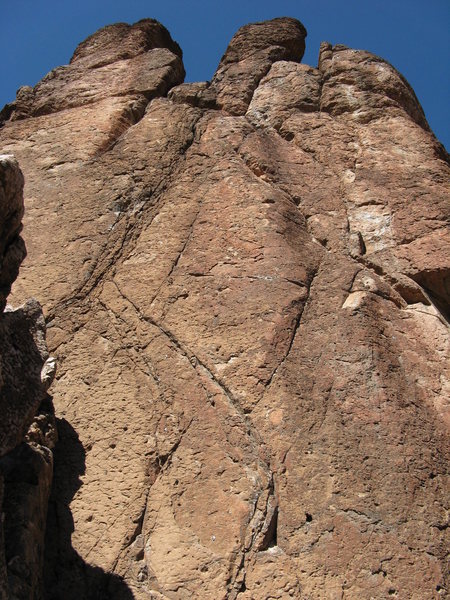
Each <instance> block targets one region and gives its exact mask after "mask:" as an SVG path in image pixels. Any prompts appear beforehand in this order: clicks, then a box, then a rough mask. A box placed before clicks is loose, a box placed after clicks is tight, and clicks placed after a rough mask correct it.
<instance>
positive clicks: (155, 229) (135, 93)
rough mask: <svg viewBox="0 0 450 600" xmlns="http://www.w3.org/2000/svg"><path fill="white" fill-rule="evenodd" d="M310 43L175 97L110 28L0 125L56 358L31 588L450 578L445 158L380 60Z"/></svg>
mask: <svg viewBox="0 0 450 600" xmlns="http://www.w3.org/2000/svg"><path fill="white" fill-rule="evenodd" d="M305 36H306V31H305V30H304V28H303V26H302V25H301V24H300V23H299V22H298V21H295V20H294V19H276V20H274V21H270V22H267V23H262V24H254V25H249V26H246V27H244V28H242V29H241V30H240V31H239V32H238V33H237V34H236V35H235V37H234V38H233V40H232V41H231V43H230V47H229V48H228V50H227V51H226V52H225V54H224V57H223V58H222V60H221V62H220V65H219V67H218V70H217V72H216V74H215V75H214V77H213V79H212V81H211V82H204V83H197V84H182V79H183V72H184V71H183V67H182V64H181V60H180V52H179V50H178V47H177V46H176V45H175V44H174V43H173V42H172V41H171V40H170V38H168V37H167V35H166V33H165V30H164V29H163V28H162V27H160V26H159V25H158V24H156V23H155V22H154V21H144V22H140V23H138V24H136V25H134V26H125V25H116V26H111V27H109V28H105V29H103V30H100V32H98V33H97V34H94V35H93V36H91V37H90V38H88V40H87V41H86V42H84V43H82V44H81V45H80V46H79V48H78V49H77V51H76V52H75V55H74V58H73V59H72V62H71V64H70V65H69V66H67V67H62V68H60V69H56V71H55V72H53V73H54V74H53V75H52V76H50V77H48V76H47V78H44V80H43V81H42V82H41V83H40V84H38V85H37V86H36V87H35V88H34V89H33V90H28V91H27V90H25V91H22V92H20V94H19V97H18V99H17V100H16V103H15V104H14V105H13V106H12V107H11V106H10V108H8V110H6V111H4V113H3V115H4V121H5V122H4V125H3V127H2V129H1V130H0V144H1V148H2V149H3V150H2V151H3V152H11V153H14V154H15V155H16V156H17V157H18V159H19V161H20V164H21V166H22V169H23V171H24V173H25V180H26V186H25V197H26V202H27V212H26V216H25V225H26V229H25V232H26V239H27V243H28V251H29V252H28V257H27V259H26V261H25V263H24V266H23V268H22V270H21V277H20V278H19V279H18V280H17V281H16V283H15V285H14V289H13V301H15V302H19V301H22V300H23V299H24V298H27V297H29V296H30V295H34V296H37V297H39V299H40V301H41V302H42V304H43V307H44V312H45V314H46V318H47V322H48V343H49V347H50V350H51V352H52V353H54V354H55V355H56V356H57V358H58V362H59V371H58V377H57V379H56V381H55V382H54V385H53V387H52V391H53V395H54V402H55V408H56V413H57V416H58V417H59V418H60V419H61V427H60V430H61V446H60V448H61V451H59V452H58V450H56V457H57V460H56V478H55V484H54V490H53V495H52V499H51V505H50V514H49V520H48V528H47V556H46V572H47V574H48V575H47V581H46V593H47V594H48V597H49V598H58V597H62V594H63V593H65V594H67V593H69V596H67V597H68V598H74V599H75V598H77V599H78V598H88V597H89V595H90V594H94V593H95V594H96V595H97V596H98V597H102V595H103V596H104V597H114V598H119V599H120V598H122V599H123V598H131V597H134V598H135V599H136V600H138V599H139V600H140V599H142V600H144V599H145V600H148V599H149V598H158V599H161V600H162V599H163V598H179V599H182V598H196V597H198V598H205V599H208V598H214V599H216V598H222V599H225V598H227V599H231V600H232V599H233V598H239V599H240V600H250V599H255V600H256V599H257V600H263V599H265V598H267V597H271V598H279V599H280V600H281V599H282V598H288V597H293V598H305V599H306V598H324V599H337V598H342V599H349V598H361V599H363V598H367V599H369V598H376V599H380V600H381V599H384V598H388V597H398V598H411V599H413V600H422V599H423V598H439V597H442V596H443V595H445V594H446V590H448V586H449V583H448V581H447V580H446V577H448V573H447V571H446V564H445V561H446V548H447V547H448V529H447V522H446V518H447V516H446V515H447V514H448V512H447V511H448V493H447V490H448V487H447V486H448V458H449V445H448V439H449V438H448V427H449V407H448V390H449V387H448V386H449V384H448V345H447V344H448V326H447V321H446V316H447V312H446V311H447V310H448V309H447V306H448V291H449V289H448V277H449V259H448V257H449V256H450V252H449V233H448V232H449V229H448V219H449V202H448V198H449V187H448V181H449V164H448V157H447V154H446V152H445V151H444V150H443V148H442V146H440V144H439V143H438V142H437V140H436V139H435V138H434V136H433V134H432V133H431V132H430V130H429V127H428V125H427V123H426V120H425V117H424V115H423V111H422V109H421V107H420V105H419V103H418V101H417V99H416V97H415V95H414V93H413V91H412V90H411V88H410V87H409V85H408V84H407V83H406V82H405V80H404V78H403V77H402V76H401V75H400V74H399V73H398V72H397V71H396V70H395V69H394V68H393V67H392V66H391V65H388V64H387V63H386V62H385V61H383V60H382V59H380V58H378V57H376V56H373V55H371V54H369V53H368V52H365V51H359V50H350V49H348V48H345V47H343V46H331V45H330V44H323V45H322V48H321V52H320V57H319V66H318V68H317V69H316V68H313V67H308V66H305V65H301V64H299V61H300V59H301V57H302V54H303V50H304V39H305ZM117 40H120V44H118V43H117ZM49 232H50V233H49ZM42 281H46V283H47V285H46V286H45V288H44V287H43V286H42ZM0 569H1V561H0ZM0 574H1V571H0ZM67 590H69V592H67ZM65 597H66V596H65Z"/></svg>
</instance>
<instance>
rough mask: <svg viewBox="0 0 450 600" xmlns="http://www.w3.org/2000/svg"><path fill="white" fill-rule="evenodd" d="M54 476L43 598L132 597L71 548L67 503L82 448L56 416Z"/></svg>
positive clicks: (79, 467)
mask: <svg viewBox="0 0 450 600" xmlns="http://www.w3.org/2000/svg"><path fill="white" fill-rule="evenodd" d="M57 423H58V434H59V441H58V443H57V445H56V447H55V450H54V479H53V488H52V493H51V496H50V502H49V507H48V518H47V532H46V541H45V559H44V560H45V562H44V589H45V593H44V598H45V600H62V599H64V600H107V599H108V600H111V599H114V600H133V599H134V595H133V593H132V592H131V590H130V589H129V588H128V586H127V585H126V583H125V582H124V581H123V579H122V578H121V577H119V576H118V575H114V574H112V573H106V572H105V571H104V570H103V569H101V568H99V567H93V566H91V565H88V564H87V563H86V562H85V561H84V560H83V559H82V558H81V556H80V555H79V554H78V553H77V552H76V551H75V550H74V548H73V547H72V541H71V538H72V533H73V531H74V522H73V518H72V513H71V511H70V502H71V500H72V498H73V497H74V495H75V494H76V492H77V490H78V489H79V488H80V486H81V484H82V482H81V479H80V476H81V475H83V474H84V472H85V454H86V453H85V450H84V448H83V445H82V444H81V442H80V440H79V438H78V435H77V433H76V431H75V430H74V429H73V427H72V426H71V425H70V424H69V423H68V422H67V421H66V420H65V419H58V420H57Z"/></svg>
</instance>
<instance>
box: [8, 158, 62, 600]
mask: <svg viewBox="0 0 450 600" xmlns="http://www.w3.org/2000/svg"><path fill="white" fill-rule="evenodd" d="M0 184H1V186H0V232H1V237H0V246H1V249H2V252H1V255H0V256H1V258H2V260H0V281H1V282H2V287H1V293H2V297H1V307H0V308H1V312H0V415H1V419H0V598H1V599H2V600H3V599H5V600H9V598H21V599H22V598H23V599H28V598H29V599H30V600H31V599H32V598H38V597H40V594H41V591H42V564H43V546H44V534H45V524H46V518H47V505H48V497H49V494H50V488H51V482H52V472H53V465H52V462H53V461H52V453H51V448H53V446H54V443H55V440H56V430H55V427H54V415H53V407H52V404H51V400H50V398H49V397H47V395H46V392H47V389H48V387H49V386H50V383H51V381H52V378H53V375H54V371H55V361H54V359H52V358H50V357H49V355H48V351H47V346H46V343H45V321H44V317H43V314H42V309H41V307H40V305H39V304H38V303H37V302H36V301H35V300H29V301H28V302H26V303H25V304H24V305H23V306H21V307H19V308H17V309H16V310H13V309H12V308H11V307H7V308H6V311H5V312H3V309H4V305H5V303H6V296H7V294H8V292H9V289H10V286H11V283H12V282H13V281H14V279H15V277H16V276H17V273H18V270H19V265H20V262H21V260H22V258H23V257H24V255H25V246H24V243H23V240H22V239H21V237H20V235H19V234H20V231H21V227H22V225H21V221H22V215H23V195H22V190H23V176H22V173H21V171H20V169H19V167H18V165H17V162H16V161H15V160H14V158H13V157H11V156H1V157H0Z"/></svg>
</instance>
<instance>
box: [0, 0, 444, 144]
mask: <svg viewBox="0 0 450 600" xmlns="http://www.w3.org/2000/svg"><path fill="white" fill-rule="evenodd" d="M0 14H1V22H0V56H2V70H1V77H0V107H1V106H3V104H5V103H6V102H10V101H12V100H13V99H14V97H15V92H16V90H17V88H18V87H20V86H21V85H34V84H36V83H37V82H38V80H39V79H40V78H41V77H43V76H44V75H45V74H46V73H47V72H48V71H49V70H51V69H52V68H54V67H56V66H58V65H62V64H67V62H68V61H69V60H70V57H71V55H72V52H73V50H74V49H75V47H76V45H77V44H78V43H79V42H80V41H82V40H83V39H84V38H85V37H87V36H88V35H90V34H91V33H93V32H94V31H95V30H97V29H98V28H99V27H102V26H104V25H107V24H110V23H114V22H117V21H125V22H128V23H133V22H135V21H138V20H139V19H142V18H144V17H152V18H156V19H158V20H159V21H161V22H162V23H163V25H165V26H166V27H167V28H168V29H169V31H170V33H171V34H172V37H173V38H174V39H175V40H176V41H177V42H178V43H179V44H180V46H181V47H182V49H183V52H184V64H185V67H186V71H187V76H186V80H187V81H200V80H205V79H210V78H211V76H212V74H213V72H214V70H215V68H216V66H217V63H218V61H219V60H220V57H221V56H222V54H223V52H224V51H225V48H226V46H227V43H228V42H229V40H230V39H231V37H232V35H233V34H234V33H235V31H236V30H237V29H238V28H239V27H240V26H241V25H244V24H246V23H250V22H254V21H261V20H264V19H271V18H273V17H278V16H292V17H296V18H298V19H300V20H301V21H302V23H303V24H304V25H305V27H306V28H307V30H308V38H307V40H306V53H305V57H304V59H303V62H305V63H307V64H310V65H312V66H316V65H317V53H318V48H319V44H320V42H321V41H323V40H327V41H329V42H332V43H334V44H338V43H340V44H346V45H347V46H350V47H353V48H363V49H366V50H370V51H371V52H374V53H375V54H378V55H380V56H382V57H383V58H385V59H386V60H388V61H389V62H391V63H392V64H393V65H394V66H395V67H396V68H397V69H398V70H399V71H400V72H401V73H403V75H404V76H405V77H406V78H407V79H408V81H409V82H410V84H411V85H412V86H413V88H414V90H415V92H416V94H417V96H418V98H419V100H420V102H421V104H422V106H423V108H424V110H425V114H426V116H427V119H428V122H429V123H430V125H431V127H432V129H433V130H434V132H435V133H436V135H437V137H438V138H439V139H440V141H441V142H443V143H444V145H445V146H446V147H447V149H448V150H450V119H449V117H448V110H449V107H450V67H449V63H450V60H449V59H450V34H449V31H450V1H449V0H370V1H364V0H275V1H269V0H224V1H223V2H218V1H215V0H164V1H162V0H160V1H159V2H155V1H152V0H67V1H64V0H14V1H11V0H0Z"/></svg>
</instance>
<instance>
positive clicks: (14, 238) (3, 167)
mask: <svg viewBox="0 0 450 600" xmlns="http://www.w3.org/2000/svg"><path fill="white" fill-rule="evenodd" d="M22 192H23V175H22V172H21V171H20V169H19V166H18V164H17V161H16V160H15V159H14V157H12V156H8V155H0V313H2V312H3V309H4V308H5V305H6V298H7V296H8V294H9V292H10V291H11V284H12V283H13V281H14V280H15V279H16V277H17V275H18V273H19V266H20V263H21V262H22V260H23V259H24V258H25V254H26V251H25V244H24V243H23V240H22V238H21V237H20V232H21V230H22V217H23V197H22Z"/></svg>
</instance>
